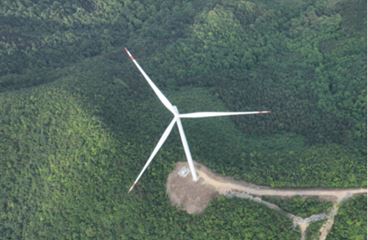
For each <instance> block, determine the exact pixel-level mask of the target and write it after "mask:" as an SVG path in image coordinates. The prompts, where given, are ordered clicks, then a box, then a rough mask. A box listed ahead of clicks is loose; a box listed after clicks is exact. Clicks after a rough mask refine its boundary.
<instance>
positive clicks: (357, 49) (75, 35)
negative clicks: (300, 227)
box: [0, 0, 367, 239]
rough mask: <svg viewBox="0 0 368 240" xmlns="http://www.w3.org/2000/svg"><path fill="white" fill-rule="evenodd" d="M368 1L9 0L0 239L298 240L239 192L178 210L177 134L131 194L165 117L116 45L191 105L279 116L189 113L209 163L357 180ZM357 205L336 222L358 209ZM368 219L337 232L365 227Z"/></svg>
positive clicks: (291, 176)
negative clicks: (196, 210) (201, 208)
mask: <svg viewBox="0 0 368 240" xmlns="http://www.w3.org/2000/svg"><path fill="white" fill-rule="evenodd" d="M365 4H366V3H365V1H360V0H354V1H332V0H331V1H308V2H305V1H288V0H280V1H272V2H269V1H205V2H203V1H193V2H190V3H176V2H175V1H153V0H140V1H128V0H124V1H116V0H108V1H100V0H88V1H63V2H62V3H61V2H60V3H59V2H55V1H48V0H42V1H41V0H39V1H36V0H17V1H10V0H9V1H8V0H5V1H2V3H1V6H0V196H1V197H0V201H1V205H0V233H1V234H0V238H4V239H53V238H56V239H58V238H61V239H64V238H68V239H70V238H73V239H80V238H96V239H116V238H121V239H163V238H167V239H187V238H192V239H213V238H216V239H229V238H234V239H239V238H240V239H297V238H298V236H299V235H298V232H297V230H293V229H292V224H291V222H290V221H289V220H288V219H287V218H285V217H283V216H281V215H279V214H278V213H275V212H272V211H271V210H269V209H267V208H263V207H260V206H258V205H256V204H254V203H252V202H247V201H245V200H235V199H232V200H228V199H220V200H217V201H215V202H214V203H213V204H212V205H211V206H210V207H209V208H208V210H207V211H206V212H205V213H204V214H203V215H201V216H188V215H186V214H184V213H182V212H180V211H178V210H176V209H175V208H173V207H171V206H170V204H169V202H168V200H167V198H166V195H165V188H164V184H165V180H166V177H167V175H168V173H169V172H170V170H171V169H172V168H173V166H174V164H175V162H176V161H178V160H183V159H184V154H183V151H182V149H181V145H180V142H179V140H178V135H177V132H176V131H174V132H173V133H172V136H170V138H169V139H168V142H167V143H166V144H165V146H164V147H163V149H162V150H161V151H160V153H159V155H158V156H157V158H156V159H155V160H154V164H153V165H152V167H150V169H149V171H147V173H146V174H145V175H144V177H143V178H142V181H141V182H140V184H139V185H138V186H137V188H136V189H135V191H134V192H133V193H132V194H130V195H128V194H127V189H128V187H129V185H130V184H131V182H132V181H133V180H134V178H135V177H136V174H137V173H138V172H139V170H140V168H141V167H142V166H143V164H144V162H145V161H146V159H147V157H148V156H149V154H150V152H151V151H152V149H153V147H154V144H155V143H156V141H157V140H158V138H159V136H160V134H161V133H162V131H163V130H164V128H165V126H166V125H167V123H168V122H169V121H170V114H169V113H167V112H166V111H165V109H164V108H163V107H162V106H161V105H160V103H159V101H158V100H157V99H156V98H155V96H154V94H153V93H152V91H151V90H150V89H149V86H147V84H146V83H145V81H144V80H143V78H141V77H140V76H139V73H138V71H137V70H136V69H135V68H134V66H133V65H132V64H131V63H130V62H129V59H128V58H127V56H125V55H123V53H122V52H121V49H122V47H128V48H129V49H130V50H131V51H132V52H133V53H134V54H135V55H136V56H137V59H138V61H140V63H141V65H142V66H143V68H144V69H145V70H146V71H147V73H148V74H149V75H150V76H151V78H152V79H154V81H155V82H156V83H157V85H158V86H159V87H160V89H161V90H162V91H163V92H164V93H165V94H166V95H167V96H168V98H169V99H170V100H172V102H173V103H174V104H175V105H177V106H178V108H179V110H180V111H182V112H185V111H207V110H208V111H211V110H229V111H230V110H231V111H232V110H234V111H237V110H239V111H240V110H245V111H246V110H271V111H272V114H271V115H268V116H244V117H233V118H227V119H226V118H224V119H203V120H198V121H197V120H193V121H191V120H186V121H183V124H184V125H185V126H184V127H185V129H186V133H187V136H188V140H189V143H190V145H191V148H192V152H193V157H194V158H195V160H197V161H199V162H201V163H203V164H205V165H207V166H208V167H210V168H211V169H213V170H214V171H216V172H218V173H221V174H224V175H231V176H234V177H235V178H237V179H242V180H246V181H249V182H254V183H257V184H263V185H269V186H276V187H362V186H366V147H365V143H366V94H367V93H366V79H365V77H366V11H365V9H366V7H365ZM300 201H301V200H300ZM359 201H360V200H359ZM286 204H287V203H286ZM298 204H299V203H298ZM311 204H312V205H313V203H308V204H305V206H307V205H308V209H318V205H317V204H318V203H316V207H314V208H313V206H310V205H311ZM300 205H301V206H303V204H300ZM285 208H287V207H285ZM292 208H293V207H291V209H292ZM347 208H349V210H344V212H342V213H341V217H340V218H339V219H341V220H338V223H340V222H343V221H345V222H349V221H350V220H349V217H350V216H349V214H348V213H349V212H348V211H352V212H357V211H359V210H358V209H359V208H360V206H358V205H357V204H355V202H354V203H352V204H347V205H346V209H347ZM344 209H345V208H344ZM229 210H231V211H229ZM300 211H301V212H304V211H303V210H300ZM305 212H308V210H307V209H306V210H305ZM275 219H277V220H275ZM352 219H353V220H354V219H355V217H354V216H352ZM363 221H366V220H362V219H359V224H355V225H354V228H351V231H352V232H351V235H349V234H350V233H349V231H350V230H349V229H350V228H349V229H346V227H344V226H343V225H344V224H337V225H336V226H335V228H334V230H333V231H334V232H333V236H337V235H339V236H345V237H349V236H352V237H353V236H361V234H362V232H365V231H366V230H365V229H364V227H365V226H364V224H360V222H363Z"/></svg>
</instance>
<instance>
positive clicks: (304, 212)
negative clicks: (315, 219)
mask: <svg viewBox="0 0 368 240" xmlns="http://www.w3.org/2000/svg"><path fill="white" fill-rule="evenodd" d="M263 199H264V200H266V201H269V202H272V203H275V204H276V205H277V206H279V207H280V208H281V209H283V210H285V211H286V212H288V213H292V214H294V215H297V216H299V217H302V218H307V217H310V216H312V215H313V214H320V213H326V214H327V213H328V210H329V209H330V208H331V207H332V203H330V202H327V201H323V200H320V199H318V198H303V197H299V196H297V197H292V198H290V199H280V198H275V197H264V198H263Z"/></svg>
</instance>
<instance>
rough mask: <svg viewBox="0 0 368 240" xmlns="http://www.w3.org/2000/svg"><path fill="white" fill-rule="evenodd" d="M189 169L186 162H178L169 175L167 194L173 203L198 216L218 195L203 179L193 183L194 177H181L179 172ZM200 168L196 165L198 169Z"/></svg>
mask: <svg viewBox="0 0 368 240" xmlns="http://www.w3.org/2000/svg"><path fill="white" fill-rule="evenodd" d="M183 167H188V165H187V163H185V162H178V163H177V164H176V166H175V169H174V171H172V172H171V173H170V174H169V177H168V178H167V182H166V192H167V194H168V195H169V199H170V201H171V203H172V204H173V205H174V206H176V207H178V208H180V209H183V210H185V211H186V212H187V213H189V214H198V213H201V212H203V211H204V209H206V207H207V205H208V203H209V202H210V201H211V200H212V199H213V198H215V197H216V196H217V195H218V194H217V191H216V189H215V188H214V187H212V186H210V185H208V184H204V181H203V179H201V178H200V179H199V180H198V181H197V182H193V180H192V175H191V174H190V173H189V174H188V175H187V176H185V177H183V176H180V174H179V171H180V169H182V168H183ZM197 167H199V165H198V164H196V168H197Z"/></svg>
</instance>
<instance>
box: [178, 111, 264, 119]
mask: <svg viewBox="0 0 368 240" xmlns="http://www.w3.org/2000/svg"><path fill="white" fill-rule="evenodd" d="M267 113H271V112H270V111H256V112H194V113H184V114H180V118H206V117H222V116H235V115H251V114H267Z"/></svg>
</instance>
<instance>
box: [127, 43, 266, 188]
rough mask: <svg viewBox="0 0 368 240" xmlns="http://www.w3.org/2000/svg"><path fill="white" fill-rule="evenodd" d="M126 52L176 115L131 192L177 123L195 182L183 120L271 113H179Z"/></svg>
mask: <svg viewBox="0 0 368 240" xmlns="http://www.w3.org/2000/svg"><path fill="white" fill-rule="evenodd" d="M124 50H125V52H126V53H127V54H128V56H129V58H130V59H131V60H132V61H133V63H134V64H135V66H136V67H137V68H138V70H139V71H140V72H141V73H142V75H143V77H144V78H145V79H146V80H147V82H148V84H149V85H150V86H151V88H152V89H153V91H154V92H155V94H156V95H157V97H158V98H159V99H160V101H161V102H162V104H163V105H164V106H165V107H166V108H167V109H168V110H169V111H170V112H171V113H172V114H173V115H174V117H173V119H172V120H171V122H170V124H169V126H168V127H167V128H166V129H165V131H164V133H163V134H162V136H161V138H160V140H159V141H158V143H157V145H156V147H155V148H154V149H153V152H152V153H151V155H150V157H149V158H148V160H147V162H146V164H145V165H144V167H143V169H142V171H141V172H140V173H139V175H138V177H137V179H136V180H135V181H134V183H133V184H132V186H131V187H130V188H129V191H128V192H130V191H132V189H133V188H134V186H135V185H136V184H137V182H138V181H139V179H140V178H141V176H142V175H143V173H144V171H145V170H146V169H147V167H148V166H149V164H150V163H151V162H152V160H153V158H154V157H155V155H156V154H157V152H158V150H159V149H160V148H161V147H162V145H163V144H164V142H165V141H166V139H167V138H168V136H169V134H170V132H171V130H172V129H173V127H174V125H175V123H176V124H177V126H178V129H179V134H180V138H181V142H182V143H183V147H184V152H185V155H186V158H187V161H188V165H189V169H190V172H191V174H192V178H193V181H195V182H196V181H198V176H197V173H196V170H195V168H194V164H193V159H192V155H191V153H190V150H189V145H188V142H187V138H186V137H185V133H184V129H183V125H182V124H181V119H182V118H205V117H220V116H233V115H250V114H266V113H270V111H256V112H193V113H179V111H178V109H177V108H176V106H174V105H172V104H171V103H170V101H169V100H168V99H167V98H166V97H165V96H164V95H163V94H162V92H161V91H160V89H158V88H157V86H156V85H155V84H154V83H153V82H152V80H151V78H150V77H149V76H148V75H147V74H146V73H145V72H144V70H143V69H142V67H141V66H140V65H139V64H138V62H137V61H136V60H135V59H134V57H133V55H132V54H131V53H130V52H129V51H128V49H127V48H124Z"/></svg>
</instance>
